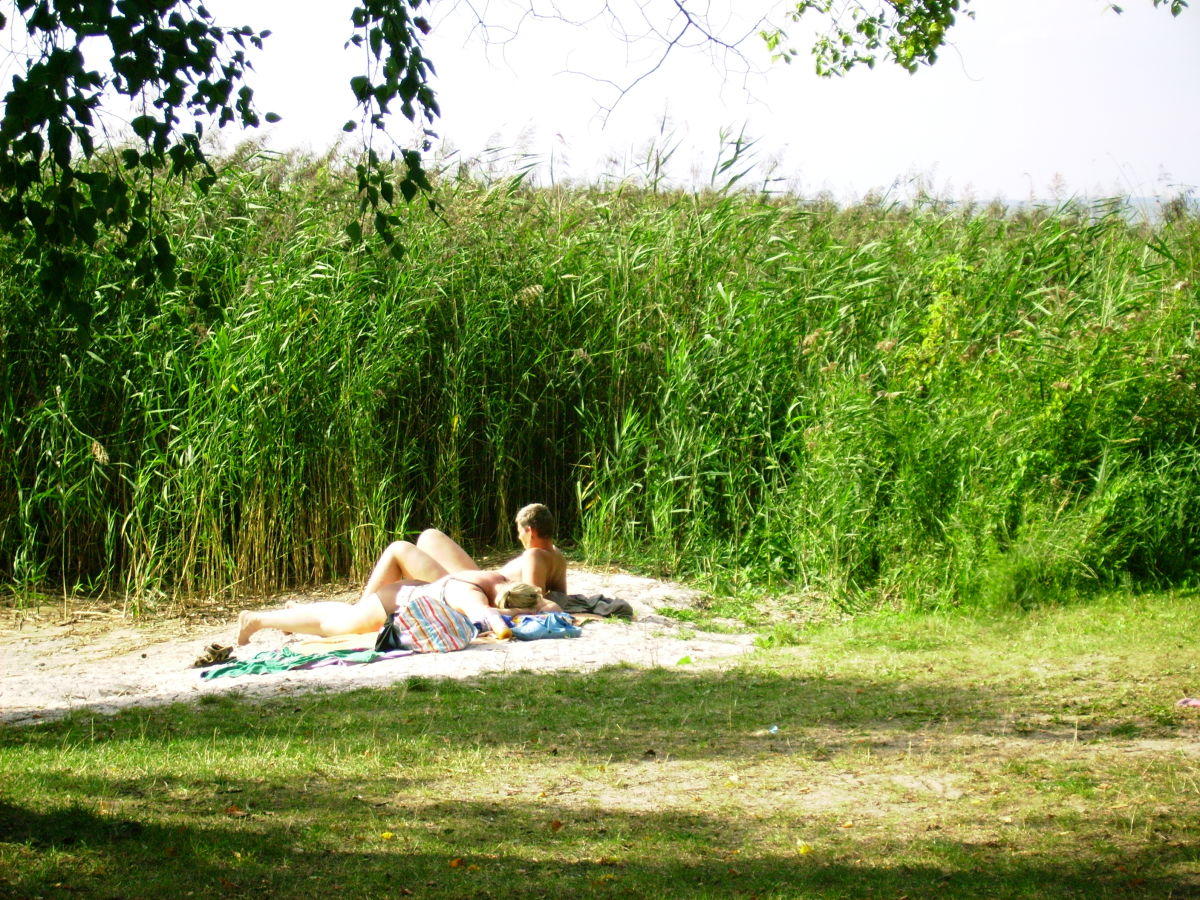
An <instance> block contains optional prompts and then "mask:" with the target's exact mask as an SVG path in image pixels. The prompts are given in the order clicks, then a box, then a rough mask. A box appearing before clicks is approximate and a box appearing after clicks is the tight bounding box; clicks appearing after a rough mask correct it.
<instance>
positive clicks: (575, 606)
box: [550, 591, 633, 619]
mask: <svg viewBox="0 0 1200 900" xmlns="http://www.w3.org/2000/svg"><path fill="white" fill-rule="evenodd" d="M550 599H551V600H553V601H554V602H555V603H557V604H558V605H559V606H560V607H561V608H562V611H563V612H569V613H588V614H590V615H593V616H604V617H606V618H608V617H616V618H618V619H632V618H633V607H632V606H630V605H629V601H628V600H619V599H615V598H613V597H605V596H604V595H603V594H564V593H562V592H561V591H551V592H550Z"/></svg>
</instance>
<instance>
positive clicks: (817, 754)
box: [0, 593, 1200, 900]
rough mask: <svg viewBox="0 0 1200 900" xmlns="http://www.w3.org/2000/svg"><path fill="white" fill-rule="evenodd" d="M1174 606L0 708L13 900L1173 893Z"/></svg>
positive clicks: (884, 622)
mask: <svg viewBox="0 0 1200 900" xmlns="http://www.w3.org/2000/svg"><path fill="white" fill-rule="evenodd" d="M1198 647H1200V641H1198V640H1197V621H1196V595H1195V594H1194V593H1174V594H1169V595H1168V594H1164V595H1156V596H1151V597H1130V596H1128V595H1122V596H1113V597H1109V598H1107V599H1103V600H1099V601H1094V602H1089V603H1086V604H1079V605H1073V606H1070V607H1063V608H1044V609H1040V610H1037V611H1034V612H1030V613H1022V614H1010V615H1003V616H991V617H987V618H984V617H982V616H979V617H970V616H928V615H926V616H912V617H907V616H905V617H897V616H894V615H892V616H887V617H872V618H862V619H858V620H854V621H851V622H848V623H843V624H837V625H826V626H821V627H814V628H812V629H810V630H807V631H804V632H802V633H801V643H800V644H798V645H796V646H790V647H777V648H773V649H767V650H761V651H759V652H757V653H755V654H753V655H752V656H751V657H749V658H748V659H746V660H743V661H740V662H738V663H734V664H726V665H724V666H723V667H721V668H708V669H704V668H698V667H696V666H690V665H678V666H673V667H664V668H660V669H654V670H636V669H629V668H615V669H609V670H605V671H602V672H599V673H595V674H590V675H574V674H556V675H553V676H536V677H535V676H533V675H523V674H520V673H518V674H509V675H506V676H503V677H488V678H483V679H479V680H475V681H432V680H419V679H411V680H409V681H407V682H405V683H400V684H397V685H395V686H393V687H391V688H388V689H385V690H371V691H366V690H364V691H360V692H355V693H350V694H327V695H309V696H305V697H302V698H296V697H291V698H285V697H281V698H280V699H278V700H277V701H273V702H271V703H269V704H265V705H264V704H254V703H249V702H245V701H242V700H239V699H237V698H230V697H228V696H226V697H223V698H214V700H213V702H209V703H201V704H199V705H195V706H176V707H167V708H160V709H149V710H135V711H130V712H128V713H124V714H122V715H119V716H115V717H111V718H107V717H95V716H91V715H83V714H77V715H76V716H75V717H74V718H72V719H68V720H66V721H63V722H55V723H47V724H44V725H38V726H34V727H4V728H2V729H0V895H3V896H12V897H66V896H95V897H122V898H124V897H184V896H196V897H211V896H222V897H251V896H253V897H261V896H282V897H319V896H344V897H365V896H372V897H373V896H393V897H394V896H414V897H511V896H521V897H526V896H527V897H572V898H585V897H727V896H739V897H761V898H770V897H853V898H868V897H871V898H893V900H897V898H902V897H908V898H918V897H1031V898H1032V897H1039V898H1041V897H1051V898H1057V897H1088V898H1093V897H1196V896H1200V740H1198V737H1200V710H1194V709H1186V708H1178V707H1176V706H1175V702H1176V701H1177V700H1178V699H1179V698H1181V697H1184V696H1188V695H1200V656H1198V655H1197V649H1198Z"/></svg>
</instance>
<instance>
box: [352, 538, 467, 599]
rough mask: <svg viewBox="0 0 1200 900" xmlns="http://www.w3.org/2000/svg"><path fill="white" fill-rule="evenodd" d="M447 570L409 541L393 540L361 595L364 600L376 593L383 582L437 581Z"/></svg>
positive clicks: (373, 570) (376, 565)
mask: <svg viewBox="0 0 1200 900" xmlns="http://www.w3.org/2000/svg"><path fill="white" fill-rule="evenodd" d="M448 574H449V571H448V570H447V569H444V568H442V566H441V565H439V564H438V562H437V560H435V559H434V558H433V557H431V556H430V555H429V554H428V553H426V552H425V551H424V550H421V549H420V548H419V547H418V546H417V545H416V544H413V543H412V542H411V541H395V542H394V543H391V544H388V546H387V549H386V550H384V551H383V554H382V555H381V556H380V557H379V561H378V562H376V563H375V568H374V569H372V570H371V577H370V578H368V579H367V583H366V585H365V586H364V587H363V592H362V596H361V597H360V598H359V599H360V601H361V600H365V599H366V598H367V597H370V596H371V595H372V594H374V593H376V592H377V591H378V590H379V589H380V588H381V587H383V586H384V585H385V584H394V583H396V582H397V581H426V582H432V581H437V580H438V579H439V578H441V577H442V576H443V575H448Z"/></svg>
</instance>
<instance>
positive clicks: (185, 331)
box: [0, 147, 1200, 610]
mask: <svg viewBox="0 0 1200 900" xmlns="http://www.w3.org/2000/svg"><path fill="white" fill-rule="evenodd" d="M224 168H225V178H224V179H223V181H222V182H221V183H220V185H219V186H218V187H217V188H216V189H214V190H213V192H212V193H210V194H209V195H208V196H206V197H200V196H199V195H196V194H193V193H190V192H189V191H188V190H186V189H178V190H172V189H167V190H168V193H165V194H164V196H163V198H162V214H163V215H164V216H165V217H166V219H167V220H168V221H169V222H170V228H171V244H172V248H173V251H174V252H175V254H176V255H177V256H178V258H179V260H180V262H181V266H182V269H183V271H185V272H186V273H187V274H186V275H185V277H184V278H182V279H180V281H179V282H178V283H177V284H176V285H174V286H172V287H169V288H168V287H165V286H155V287H143V286H141V285H140V284H139V283H138V282H137V280H136V279H135V278H134V277H133V276H132V275H131V274H130V270H129V269H128V268H127V267H126V266H123V265H122V264H121V263H120V262H119V261H117V260H115V259H114V258H113V257H112V256H111V255H109V254H106V253H105V251H104V247H103V246H100V247H98V248H97V250H96V253H95V257H94V262H93V265H92V267H91V268H90V269H89V272H88V278H87V280H88V290H89V291H90V293H91V296H92V297H93V298H94V303H95V306H96V308H97V310H98V315H97V316H96V319H95V321H94V324H93V328H92V332H91V334H90V336H87V337H84V336H81V335H80V334H79V333H78V332H77V330H76V329H75V328H74V326H73V325H71V324H69V323H68V322H67V321H66V320H62V321H60V320H58V319H56V318H54V317H52V316H47V315H46V313H45V311H44V309H43V305H42V302H41V295H40V291H39V288H38V283H37V278H36V273H35V272H33V271H31V270H28V269H27V268H23V266H22V264H21V263H19V262H18V261H17V260H18V259H19V254H18V253H16V252H15V248H13V247H12V246H7V247H3V246H0V255H3V256H4V257H7V258H8V259H9V260H11V261H12V262H11V264H7V265H4V266H0V322H2V323H3V325H2V326H0V378H3V386H2V389H0V402H3V404H4V408H3V410H2V413H3V414H2V415H0V446H2V447H3V448H4V452H3V453H2V454H0V571H5V572H8V573H9V577H8V579H7V581H8V583H9V584H10V586H11V587H12V588H14V589H15V590H16V591H18V592H22V591H30V590H39V591H45V590H52V591H56V592H63V593H78V592H102V591H103V592H116V593H118V594H120V595H123V596H125V597H126V598H128V600H129V602H130V603H131V604H132V605H133V606H134V607H135V608H138V609H140V608H143V607H146V606H147V605H148V604H153V603H154V602H156V601H163V600H172V601H176V602H188V601H189V600H190V599H191V598H196V597H203V596H211V595H217V594H239V595H240V594H249V593H253V592H259V593H261V592H270V591H275V590H279V589H283V588H286V587H289V586H293V585H297V584H309V583H317V582H324V581H331V580H338V579H344V578H357V577H361V576H362V574H363V573H364V572H365V571H366V570H367V568H368V566H369V565H370V563H371V561H372V560H373V558H374V555H375V554H376V553H377V552H378V551H379V550H380V549H381V548H382V547H383V545H384V544H385V543H386V542H387V541H388V540H391V539H395V538H396V537H399V536H411V534H412V533H413V532H414V531H415V530H417V529H419V528H420V527H424V526H426V525H430V524H433V525H438V526H440V527H442V528H444V529H446V530H447V531H449V532H450V533H452V534H454V535H456V536H459V537H460V538H462V539H463V540H464V541H465V542H467V543H468V544H471V545H475V546H486V545H494V544H499V543H509V542H510V541H511V539H510V536H509V529H510V527H511V526H510V524H509V523H510V520H511V516H512V514H513V512H514V511H515V509H516V508H518V507H519V506H520V505H522V504H524V503H526V502H530V501H534V500H541V501H544V502H546V503H548V504H550V505H551V506H552V507H553V508H554V509H555V510H556V512H557V513H558V514H559V516H560V519H561V520H562V523H563V527H564V541H565V542H566V543H567V544H569V545H571V546H572V547H573V549H574V552H575V554H576V556H577V557H578V558H586V559H589V560H592V561H605V560H614V561H620V562H622V563H624V564H626V565H634V566H638V567H641V568H645V569H649V570H652V571H655V572H659V573H663V574H673V575H677V576H686V577H695V578H704V579H708V580H709V581H710V582H711V583H712V584H713V585H714V588H715V589H716V590H717V591H718V592H720V593H724V594H730V595H738V596H744V597H757V596H762V595H770V596H772V597H774V598H776V602H777V603H780V604H784V605H787V604H789V603H791V604H802V603H805V602H807V600H808V599H812V598H820V599H822V600H823V601H829V602H832V603H834V604H836V605H838V606H841V607H843V608H844V609H846V610H856V609H861V608H865V607H867V606H878V605H881V604H895V605H900V606H906V607H919V608H931V607H943V606H952V605H961V604H967V605H989V604H996V605H1001V606H1012V605H1028V604H1032V603H1038V602H1042V601H1044V600H1046V599H1051V598H1057V597H1063V596H1070V595H1072V594H1074V593H1076V592H1079V591H1082V590H1087V589H1089V588H1090V587H1094V586H1104V585H1111V584H1114V583H1121V584H1128V585H1137V584H1155V585H1161V584H1176V583H1180V582H1184V581H1187V580H1189V579H1191V578H1194V576H1195V575H1196V573H1197V560H1198V559H1200V552H1198V551H1200V530H1197V529H1195V528H1194V527H1192V523H1194V522H1197V521H1200V442H1198V440H1197V423H1198V422H1200V399H1198V395H1197V388H1196V385H1197V382H1198V381H1200V362H1198V361H1200V357H1198V355H1197V349H1196V345H1197V341H1198V340H1200V302H1198V300H1200V293H1198V286H1197V282H1198V278H1197V268H1198V266H1200V222H1198V220H1197V219H1196V217H1195V216H1194V215H1187V214H1184V215H1177V216H1172V217H1171V221H1166V222H1163V223H1161V224H1158V225H1155V226H1153V227H1152V226H1149V225H1147V224H1144V223H1139V222H1135V221H1131V219H1130V217H1128V216H1127V215H1125V214H1124V212H1125V210H1124V209H1123V208H1122V206H1121V204H1120V203H1119V202H1115V201H1114V202H1110V203H1107V204H1102V205H1096V206H1086V207H1085V206H1079V205H1070V204H1068V205H1065V206H1063V207H1060V208H1057V209H1036V210H1029V209H1026V210H1004V209H999V208H991V209H974V208H972V209H964V208H951V207H947V206H946V205H944V204H939V203H936V202H917V203H911V204H885V203H878V202H876V203H864V204H859V205H857V206H854V207H850V208H839V207H837V206H835V205H833V204H830V203H825V202H820V201H817V200H812V199H806V198H801V197H791V196H766V195H763V194H756V193H753V192H748V191H741V190H736V189H732V188H731V189H713V190H708V191H698V192H697V191H692V192H685V191H664V190H661V189H659V187H658V186H657V185H650V186H645V185H643V186H639V185H637V184H634V183H626V184H619V185H615V186H612V187H609V188H603V189H602V188H599V187H594V186H592V187H589V186H578V187H562V186H559V187H536V186H533V185H531V184H529V183H527V182H526V181H525V180H524V179H523V178H522V177H521V176H520V175H517V176H515V177H496V176H486V177H485V176H484V175H482V174H480V173H479V172H472V171H470V170H469V169H460V170H459V171H457V172H447V173H444V174H443V175H442V177H441V178H440V179H439V180H438V183H437V185H436V187H437V191H438V196H439V200H440V203H441V206H440V208H439V209H438V210H436V211H430V210H428V209H427V208H425V207H424V206H419V205H414V206H413V207H412V208H411V209H410V210H408V212H407V213H406V215H407V217H408V221H407V223H406V225H405V228H404V232H403V241H404V243H405V245H406V248H407V253H406V256H405V257H404V259H403V260H402V261H396V260H394V259H392V258H391V257H389V256H386V255H383V254H379V253H377V252H375V251H374V250H372V249H371V248H370V245H369V244H368V245H354V244H352V243H350V242H349V241H348V240H347V239H346V238H345V235H344V231H343V226H344V224H345V222H346V221H347V218H348V217H350V216H352V215H353V210H354V204H353V198H352V197H351V196H350V191H349V189H348V188H347V183H348V178H347V173H346V172H345V171H343V169H342V167H341V164H340V163H339V161H338V160H337V159H336V158H334V157H329V158H323V159H313V158H305V157H295V156H292V157H280V156H274V155H270V154H266V153H262V152H259V151H256V150H255V149H254V148H252V147H247V148H243V149H242V150H240V151H238V152H237V153H234V154H231V155H230V156H229V157H228V158H227V159H226V160H225V161H224ZM806 598H807V599H806Z"/></svg>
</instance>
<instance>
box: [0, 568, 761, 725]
mask: <svg viewBox="0 0 1200 900" xmlns="http://www.w3.org/2000/svg"><path fill="white" fill-rule="evenodd" d="M571 590H572V591H573V592H577V593H584V594H592V593H602V594H604V595H606V596H609V597H619V598H622V599H625V600H628V601H629V602H630V604H631V605H632V606H633V607H634V611H635V616H634V620H633V621H632V622H626V621H619V620H603V621H590V622H587V623H586V624H585V626H584V628H583V634H582V636H581V637H578V638H572V639H562V640H542V641H530V642H520V641H504V642H499V643H488V642H476V643H474V644H472V645H471V646H470V647H468V648H467V649H465V650H462V651H459V652H457V653H446V654H421V655H415V656H408V657H403V658H400V659H390V660H382V661H379V662H373V663H369V664H366V665H355V666H337V667H327V668H319V669H310V670H300V671H291V672H280V673H272V674H266V675H243V676H239V677H234V678H230V677H224V678H214V679H211V680H209V679H202V678H201V677H200V673H201V670H200V669H197V668H193V667H192V663H193V662H194V661H195V659H196V657H197V656H198V655H199V654H200V653H202V652H203V650H204V648H205V647H207V646H208V645H209V644H211V643H220V644H226V645H232V644H233V643H234V636H235V633H236V621H237V615H236V612H237V610H234V609H223V608H220V607H215V606H208V607H206V608H205V610H203V612H202V613H199V614H198V613H196V612H195V611H193V613H192V614H191V615H189V616H173V617H163V616H161V615H160V616H153V617H152V616H144V617H142V619H137V618H133V617H130V616H127V615H125V614H123V613H122V611H121V610H119V609H110V610H103V609H95V608H90V609H85V608H79V607H62V606H55V607H42V608H39V609H25V610H8V611H6V613H5V615H4V617H3V619H2V620H0V624H2V627H0V722H6V723H11V724H23V725H28V724H35V723H38V722H44V721H49V720H53V719H56V718H60V717H62V716H64V715H67V714H69V713H72V712H76V711H84V712H90V713H95V714H111V713H115V712H119V711H120V710H123V709H128V708H130V707H145V706H155V705H164V704H170V703H177V702H195V701H197V700H199V699H200V698H201V697H203V696H204V695H206V694H214V693H236V694H241V695H243V696H247V697H255V698H269V697H274V696H279V695H288V694H298V693H304V692H311V691H321V690H326V691H328V690H351V689H355V688H360V687H368V686H375V687H382V686H386V685H389V684H393V683H395V682H398V681H402V680H404V679H406V678H409V677H411V676H418V675H419V676H432V677H447V678H472V677H477V676H485V675H487V674H489V673H506V672H515V671H522V670H526V671H535V672H552V671H575V672H588V671H593V670H596V669H599V668H601V667H603V666H609V665H614V664H629V665H633V666H639V667H654V666H678V665H688V666H694V667H697V668H707V667H709V666H712V665H719V664H720V663H721V661H722V660H727V659H728V658H729V657H733V656H738V655H740V654H744V653H747V652H749V651H750V650H752V649H753V648H754V635H753V634H750V633H747V632H745V631H744V630H740V629H738V628H737V627H736V623H729V626H730V630H729V631H728V632H726V631H722V632H720V633H716V632H701V631H697V630H695V629H694V628H693V627H691V626H688V625H685V624H682V623H680V622H679V621H678V620H676V619H672V618H669V617H667V616H664V615H661V612H660V611H661V610H663V609H664V608H671V607H673V608H687V607H691V606H694V605H695V604H696V603H697V601H698V600H700V599H701V595H699V594H697V593H696V592H695V591H691V590H688V589H686V588H683V587H681V586H679V585H676V584H671V583H669V582H662V581H656V580H654V579H649V578H641V577H637V576H633V575H629V574H626V573H620V572H594V571H575V570H572V572H571ZM356 597H357V594H356V593H355V592H353V591H351V590H345V591H340V592H334V591H330V592H314V593H312V594H297V595H291V596H289V597H281V598H277V602H282V601H284V600H287V599H295V600H299V601H304V600H309V599H318V598H319V599H349V600H353V599H355V598H356ZM143 619H151V620H152V621H143ZM306 640H310V639H307V638H303V637H301V636H290V637H289V636H285V635H282V634H281V633H279V632H277V631H261V632H259V633H258V634H255V635H254V636H253V638H252V639H251V641H250V643H249V644H248V645H246V646H245V647H239V648H235V651H234V652H235V658H237V659H248V658H249V657H251V656H253V655H254V654H255V653H259V652H261V651H263V650H277V649H279V648H281V647H284V646H291V647H292V648H293V649H296V650H300V649H302V646H301V645H302V642H303V641H306ZM310 646H311V645H310Z"/></svg>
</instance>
